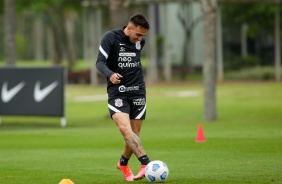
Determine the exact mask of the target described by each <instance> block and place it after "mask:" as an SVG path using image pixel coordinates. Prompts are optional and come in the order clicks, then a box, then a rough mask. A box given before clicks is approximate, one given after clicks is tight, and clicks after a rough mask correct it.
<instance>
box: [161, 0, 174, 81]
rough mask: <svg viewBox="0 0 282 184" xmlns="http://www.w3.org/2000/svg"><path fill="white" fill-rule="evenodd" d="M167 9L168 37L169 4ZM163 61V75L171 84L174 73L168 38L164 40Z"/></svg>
mask: <svg viewBox="0 0 282 184" xmlns="http://www.w3.org/2000/svg"><path fill="white" fill-rule="evenodd" d="M164 6H165V7H164V8H165V13H164V16H165V17H164V20H165V21H164V24H165V26H164V27H165V29H164V30H165V34H164V35H168V34H167V32H168V31H167V30H168V25H169V22H168V18H167V14H168V8H167V4H165V5H164ZM162 54H163V60H164V67H163V73H164V79H165V81H166V82H170V81H171V79H172V76H171V75H172V72H171V59H170V48H169V45H168V41H167V37H165V38H164V43H163V52H162Z"/></svg>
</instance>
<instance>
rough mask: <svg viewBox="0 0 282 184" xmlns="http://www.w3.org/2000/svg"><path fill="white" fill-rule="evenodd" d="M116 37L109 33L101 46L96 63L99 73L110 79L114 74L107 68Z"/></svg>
mask: <svg viewBox="0 0 282 184" xmlns="http://www.w3.org/2000/svg"><path fill="white" fill-rule="evenodd" d="M114 39H115V38H114V35H113V34H112V33H110V32H107V33H106V34H105V35H104V36H103V38H102V40H101V44H100V46H99V52H98V57H97V61H96V68H97V69H98V71H100V72H101V73H103V74H104V75H106V76H107V77H108V78H110V77H111V75H113V74H114V72H113V71H112V70H110V69H109V68H108V66H107V60H108V57H109V54H110V51H111V48H112V46H113V40H114Z"/></svg>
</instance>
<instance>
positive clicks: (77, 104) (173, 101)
mask: <svg viewBox="0 0 282 184" xmlns="http://www.w3.org/2000/svg"><path fill="white" fill-rule="evenodd" d="M105 88H106V87H105V86H100V87H90V86H83V85H81V86H75V85H73V86H72V85H69V86H67V87H66V97H65V98H66V117H67V121H68V124H67V127H66V128H61V127H60V119H59V118H50V117H15V116H3V117H1V119H2V124H1V126H0V183H1V184H34V183H37V184H58V183H59V182H60V181H61V180H62V179H64V178H69V179H71V180H72V181H73V182H74V183H75V184H96V183H107V184H108V183H127V182H125V181H124V180H123V177H122V175H121V173H120V171H119V170H117V169H116V163H117V161H118V159H119V157H120V155H121V153H122V152H121V151H122V150H121V149H122V146H123V141H122V136H121V135H120V133H119V131H118V129H117V127H116V125H115V124H114V122H113V121H112V120H111V119H110V118H109V117H108V110H107V100H106V94H105ZM147 94H148V97H147V118H146V120H145V121H144V124H143V127H142V131H141V135H140V136H141V140H142V144H143V146H144V148H145V150H146V151H147V154H148V155H149V157H150V159H151V160H162V161H164V162H165V163H166V164H167V165H168V167H169V172H170V173H169V176H168V179H167V181H166V183H171V184H172V183H175V184H182V183H189V184H190V183H194V184H196V183H201V184H202V183H204V184H233V183H234V184H235V183H238V184H244V183H246V184H249V183H256V184H257V183H261V184H265V183H282V85H281V83H272V82H268V83H250V82H248V83H239V82H238V83H237V82H231V83H223V84H218V85H217V116H218V120H217V121H215V122H204V121H203V109H204V108H203V104H204V101H203V84H201V83H183V84H177V85H168V84H166V85H154V86H148V88H147ZM200 124H201V125H202V128H203V133H204V136H205V142H196V141H195V138H196V134H197V130H198V126H199V125H200ZM130 165H131V168H132V171H133V172H134V174H136V173H137V171H138V168H139V162H138V161H137V159H136V158H135V156H134V157H132V158H131V160H130ZM134 183H148V182H147V181H146V180H145V179H143V180H141V181H136V182H134Z"/></svg>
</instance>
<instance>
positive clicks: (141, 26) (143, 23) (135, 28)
mask: <svg viewBox="0 0 282 184" xmlns="http://www.w3.org/2000/svg"><path fill="white" fill-rule="evenodd" d="M149 29H150V25H149V23H148V21H147V18H146V17H145V16H144V15H142V14H135V15H133V16H132V17H131V18H130V19H129V22H128V25H127V26H126V28H125V34H126V35H127V36H129V40H130V42H131V43H136V42H137V41H141V40H142V38H143V36H145V35H146V34H147V32H148V30H149Z"/></svg>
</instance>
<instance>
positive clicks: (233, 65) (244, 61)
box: [224, 55, 260, 70]
mask: <svg viewBox="0 0 282 184" xmlns="http://www.w3.org/2000/svg"><path fill="white" fill-rule="evenodd" d="M228 58H229V59H228V60H226V61H225V62H224V68H225V69H226V70H239V69H242V68H250V67H254V66H258V65H260V58H259V57H257V56H251V55H248V56H246V57H242V56H238V55H230V56H228Z"/></svg>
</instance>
